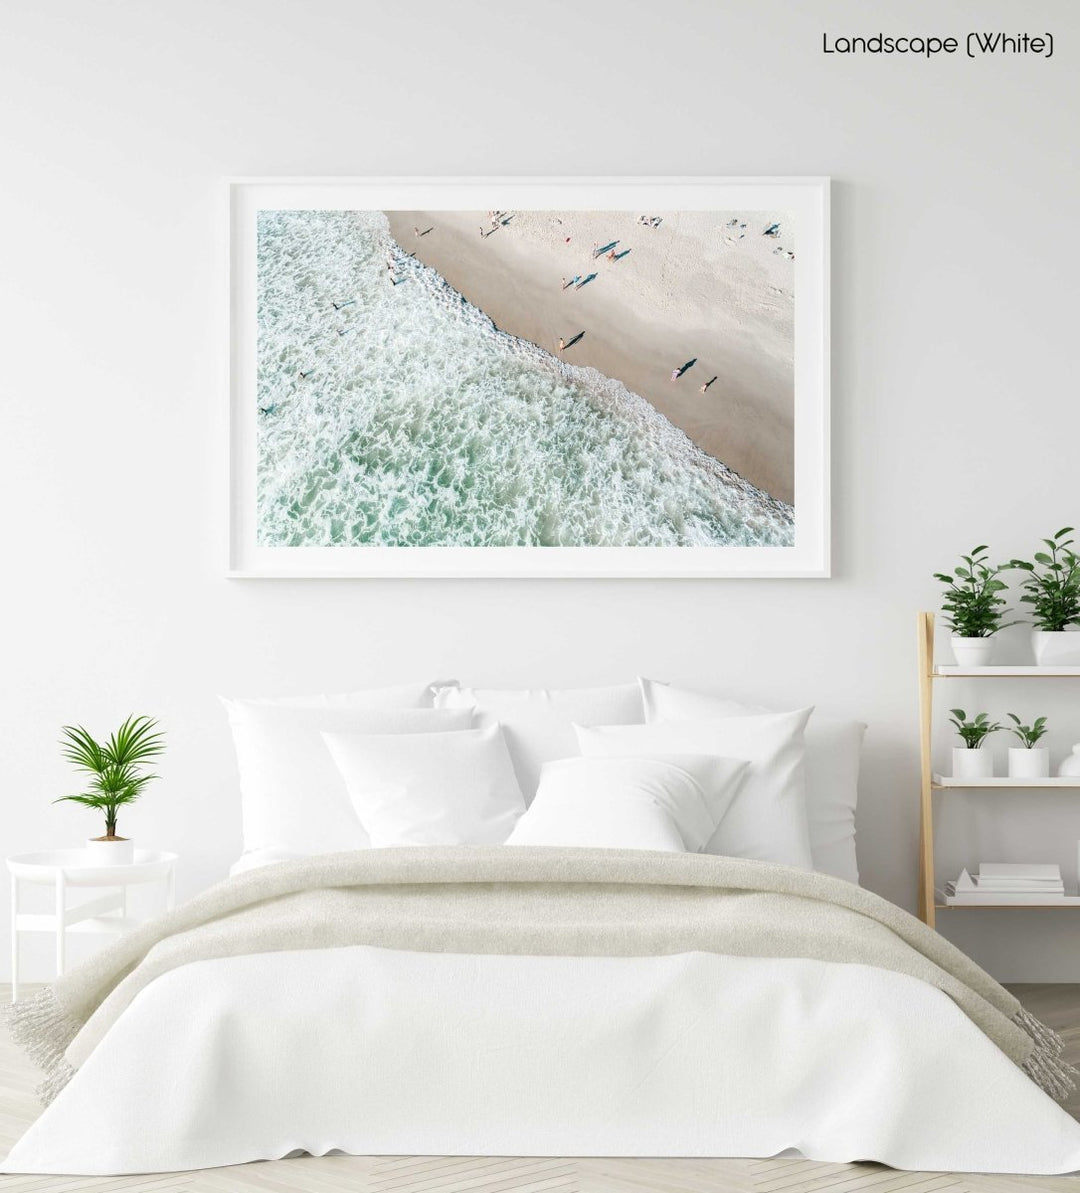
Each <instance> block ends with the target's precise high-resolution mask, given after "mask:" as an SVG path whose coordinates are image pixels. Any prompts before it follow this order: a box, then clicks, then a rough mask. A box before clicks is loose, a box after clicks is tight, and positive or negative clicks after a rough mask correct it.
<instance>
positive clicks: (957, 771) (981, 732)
mask: <svg viewBox="0 0 1080 1193" xmlns="http://www.w3.org/2000/svg"><path fill="white" fill-rule="evenodd" d="M949 711H950V712H951V713H952V716H951V717H950V718H949V721H950V723H951V724H952V725H953V727H954V728H955V729H956V732H957V733H958V734H959V735H960V740H961V741H962V742H963V743H964V744H963V745H962V746H954V747H953V752H952V757H953V767H952V772H953V778H954V779H991V778H993V775H994V759H993V755H991V753H990V751H989V750H986V751H984V750H983V748H982V747H983V744H984V743H985V741H986V739H987V738H988V737H989V736H990V734H991V733H997V732H998V730H999V729H1001V728H1002V726H1001V725H999V724H998V722H997V721H991V720H990V718H989V716H988V715H987V714H986V713H984V712H981V713H979V714H978V715H977V716H976V717H975V718H974V719H973V720H971V721H969V720H968V719H967V713H966V712H964V710H963V709H962V708H953V709H950V710H949Z"/></svg>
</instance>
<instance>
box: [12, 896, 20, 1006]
mask: <svg viewBox="0 0 1080 1193" xmlns="http://www.w3.org/2000/svg"><path fill="white" fill-rule="evenodd" d="M18 919H19V880H18V879H17V878H16V877H15V875H14V874H12V876H11V1001H12V1002H16V1001H17V1000H18V997H19V930H18V928H17V927H16V924H17V923H18Z"/></svg>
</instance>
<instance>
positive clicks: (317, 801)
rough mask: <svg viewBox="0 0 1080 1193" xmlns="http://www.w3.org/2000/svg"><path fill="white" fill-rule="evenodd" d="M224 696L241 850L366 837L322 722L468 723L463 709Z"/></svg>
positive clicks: (393, 729) (442, 728)
mask: <svg viewBox="0 0 1080 1193" xmlns="http://www.w3.org/2000/svg"><path fill="white" fill-rule="evenodd" d="M222 703H223V704H224V705H225V708H226V710H227V712H228V714H229V724H230V726H231V728H232V734H233V745H234V746H235V748H236V761H237V764H238V766H239V768H240V806H241V810H242V813H243V822H244V852H245V853H250V852H252V851H255V850H278V851H284V852H286V853H289V854H297V853H299V854H310V853H329V852H333V851H334V850H338V849H364V848H366V847H367V846H368V845H370V842H369V841H368V837H367V833H365V832H364V829H363V826H362V825H361V824H360V821H359V820H358V819H357V816H356V813H355V812H354V811H353V808H352V805H351V804H350V803H349V795H348V792H347V791H346V790H345V782H344V780H343V779H342V777H341V774H340V773H339V771H338V769H337V767H336V766H335V765H334V761H333V759H332V758H331V757H330V755H329V753H328V752H327V749H326V743H325V742H324V741H323V739H322V737H321V734H322V731H323V730H324V729H325V730H346V729H348V730H353V731H354V732H361V733H437V732H449V731H452V730H457V729H468V728H469V727H470V725H471V724H472V715H471V713H469V712H468V711H467V710H457V711H452V710H445V711H444V710H441V709H434V708H363V707H344V706H328V705H323V706H318V707H303V706H301V705H283V704H277V703H271V702H268V701H258V700H225V699H223V700H222Z"/></svg>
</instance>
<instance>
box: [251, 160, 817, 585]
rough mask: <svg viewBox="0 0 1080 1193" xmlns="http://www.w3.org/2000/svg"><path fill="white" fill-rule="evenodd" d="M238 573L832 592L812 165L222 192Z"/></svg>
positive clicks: (270, 185) (276, 184) (347, 182)
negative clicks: (753, 175)
mask: <svg viewBox="0 0 1080 1193" xmlns="http://www.w3.org/2000/svg"><path fill="white" fill-rule="evenodd" d="M229 228H230V231H229V254H230V278H229V287H230V292H229V302H230V341H231V354H230V399H229V400H230V406H229V465H230V484H229V500H230V509H229V517H230V542H229V569H230V573H231V574H233V575H238V576H341V577H364V576H628V577H630V576H647V577H655V576H701V577H713V576H743V577H751V576H827V575H828V571H829V187H828V182H827V180H825V179H820V178H777V179H767V178H766V179H744V178H733V179H727V178H710V179H662V178H652V179H606V180H600V179H589V180H583V179H562V180H557V179H556V180H552V179H505V178H492V179H461V180H448V179H244V180H237V181H233V182H230V183H229Z"/></svg>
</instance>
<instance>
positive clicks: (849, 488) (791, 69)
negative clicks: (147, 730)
mask: <svg viewBox="0 0 1080 1193" xmlns="http://www.w3.org/2000/svg"><path fill="white" fill-rule="evenodd" d="M877 7H878V8H879V9H880V10H881V11H882V13H884V12H886V11H888V10H891V12H889V15H888V19H887V20H886V18H885V16H883V15H879V17H878V18H877V19H875V18H874V17H873V16H872V15H871V13H872V9H871V7H870V6H868V5H866V4H865V3H860V2H851V3H841V2H829V3H818V4H803V3H798V2H796V0H789V2H782V0H757V2H756V3H748V2H746V0H739V2H738V3H735V2H717V0H708V2H707V0H702V2H700V3H695V2H694V0H667V2H666V3H663V4H657V3H655V2H653V0H649V2H648V3H644V2H641V0H630V2H627V0H621V2H619V3H616V2H615V0H611V2H605V0H573V2H569V0H553V2H552V0H549V3H547V4H545V5H523V4H520V5H514V4H511V5H494V4H491V3H490V2H485V3H477V2H475V0H457V2H456V3H454V4H442V3H435V2H432V0H415V2H414V3H411V4H407V5H405V4H396V5H392V4H388V3H378V4H376V3H359V2H357V0H351V2H348V0H294V2H284V0H229V2H227V3H221V2H210V0H152V2H151V3H146V2H145V0H100V2H98V3H95V4H86V3H85V2H84V0H8V3H6V4H5V5H4V21H3V24H4V30H3V35H2V36H0V110H2V111H3V112H4V116H5V119H4V131H3V143H2V148H3V157H2V161H0V170H2V172H3V173H2V185H0V237H2V242H3V251H2V264H0V303H2V307H0V327H2V328H3V338H4V344H5V349H4V352H3V356H2V367H0V377H2V380H0V385H2V393H3V405H2V412H3V424H2V425H3V432H4V433H3V435H2V437H0V508H2V509H3V510H4V519H3V525H4V560H5V567H4V573H3V587H2V589H0V593H2V596H0V600H2V602H3V617H2V622H0V624H2V629H0V635H2V638H0V641H2V656H0V657H2V665H3V677H4V682H3V684H2V686H0V725H2V726H3V730H2V733H3V739H2V740H3V746H2V758H3V765H2V770H0V783H2V788H0V800H2V815H0V852H2V853H4V854H7V853H13V852H16V851H24V850H31V849H37V848H43V847H48V846H62V845H66V844H71V843H75V842H77V841H78V840H79V839H80V838H81V837H82V836H85V835H86V830H87V828H88V827H89V822H88V814H87V813H83V812H82V811H80V810H79V809H77V808H75V807H73V806H71V805H57V806H53V805H51V804H50V802H49V801H50V799H51V798H52V797H54V796H56V795H59V794H62V793H63V792H65V791H66V790H69V789H70V783H71V780H70V778H69V775H68V772H67V770H66V768H65V766H64V765H63V764H62V763H61V762H60V760H59V758H58V755H57V750H56V745H55V742H56V737H57V732H58V727H59V726H60V725H61V724H62V723H64V722H67V721H73V720H76V721H81V722H83V723H85V724H86V725H88V726H90V727H91V728H93V729H95V730H101V731H105V730H107V729H109V728H111V727H112V726H113V725H114V724H116V723H117V722H118V721H119V720H120V719H121V718H122V717H123V716H124V715H125V714H127V713H128V712H130V711H146V712H150V713H153V714H156V715H158V716H160V718H161V719H162V721H163V723H164V725H165V726H166V727H167V730H168V736H169V753H168V755H167V757H166V759H165V761H164V763H163V766H162V772H163V775H164V778H163V781H162V782H161V783H160V784H159V785H158V786H157V787H156V789H152V790H151V791H150V792H149V793H148V794H147V796H146V797H145V800H144V802H143V804H141V805H140V806H139V807H138V809H137V810H135V811H134V812H132V813H131V815H130V816H129V817H128V818H127V820H126V821H125V827H126V828H128V829H130V830H133V832H134V833H135V835H137V836H138V838H139V839H140V840H142V841H143V842H144V843H146V844H157V845H160V846H163V847H166V846H167V847H173V848H176V849H178V850H179V851H180V852H181V853H182V854H183V865H182V870H181V873H180V890H181V893H182V894H186V893H190V892H193V891H194V890H196V889H197V888H199V887H200V886H202V885H204V884H206V883H208V882H209V881H211V880H212V879H215V878H217V877H218V876H220V875H222V874H223V873H224V871H225V868H226V866H227V865H228V863H229V862H230V861H231V860H232V859H233V857H234V856H235V855H236V853H237V852H238V848H239V820H238V808H237V796H236V790H235V784H234V770H233V762H232V757H231V750H230V744H229V740H228V737H227V730H226V726H225V721H224V717H223V714H222V712H221V710H220V708H219V707H218V705H217V703H216V701H215V693H217V692H222V691H224V692H236V693H263V692H271V691H290V692H292V691H296V692H299V691H304V690H309V689H311V690H320V689H335V688H341V687H346V686H348V687H353V686H358V685H366V684H379V683H383V682H389V681H392V680H395V679H398V678H402V677H414V676H415V677H420V676H423V677H429V676H436V675H438V676H444V675H448V674H456V675H459V676H460V677H461V678H462V679H464V680H470V681H474V682H482V683H487V684H502V683H507V684H510V683H513V684H524V683H530V682H546V683H550V684H560V685H569V684H588V683H592V682H605V681H608V680H615V679H622V678H623V677H627V676H632V675H633V674H635V672H638V671H643V672H645V673H648V674H654V675H657V676H670V677H673V678H675V677H678V678H681V679H683V680H687V681H695V682H698V683H701V684H711V685H714V686H721V687H727V688H732V689H737V690H740V691H745V692H747V693H749V694H751V695H752V696H754V697H761V698H776V699H778V700H779V699H784V700H795V701H818V702H819V703H820V705H821V706H822V707H826V708H828V709H830V710H833V711H836V712H841V713H854V714H858V715H860V716H862V717H863V718H865V719H866V720H867V721H869V722H870V724H871V733H870V736H869V738H868V744H867V752H866V763H865V782H864V793H863V802H862V808H861V812H860V819H859V840H860V852H861V858H862V865H863V869H864V873H865V879H866V882H867V884H868V885H869V886H871V887H873V888H874V889H876V890H878V891H880V892H882V893H883V894H885V895H887V896H889V897H890V898H893V899H896V900H898V901H900V902H902V903H905V904H907V905H909V906H910V905H911V904H912V902H913V897H914V884H915V843H916V805H917V756H916V745H917V741H916V710H915V696H916V686H915V673H914V656H913V650H914V628H913V627H914V614H915V612H916V610H918V609H919V608H922V607H932V605H933V603H934V602H935V601H936V599H937V593H936V586H935V585H934V584H933V582H932V581H931V580H930V579H929V575H930V572H931V571H932V570H935V569H937V568H940V567H942V566H943V565H946V564H948V562H949V561H950V559H951V558H952V556H953V555H954V554H955V553H957V552H958V551H959V550H961V549H963V548H967V547H968V546H970V545H971V544H973V543H974V542H976V541H979V540H983V539H988V540H989V541H990V542H991V543H992V544H993V547H994V549H995V551H996V552H997V553H998V554H1000V555H1001V556H1008V555H1012V554H1015V553H1021V552H1024V551H1027V550H1030V549H1031V544H1032V541H1033V539H1034V538H1035V537H1037V536H1038V535H1040V534H1042V533H1044V532H1049V531H1050V530H1055V529H1057V528H1058V527H1059V526H1060V525H1063V524H1065V523H1066V522H1070V521H1080V487H1078V485H1077V480H1076V477H1077V467H1076V464H1077V460H1078V459H1080V402H1078V401H1077V394H1076V385H1075V376H1076V369H1075V361H1076V338H1077V332H1076V326H1075V315H1076V304H1075V279H1076V276H1077V264H1078V262H1077V246H1078V245H1080V238H1078V236H1077V235H1076V221H1077V216H1078V214H1080V211H1078V198H1077V196H1078V195H1080V172H1078V167H1077V156H1076V153H1075V149H1074V141H1075V119H1076V112H1077V92H1076V89H1075V82H1074V79H1075V71H1076V63H1075V58H1074V55H1075V50H1074V45H1075V41H1076V38H1077V35H1078V34H1080V16H1078V11H1080V10H1077V9H1076V8H1075V6H1073V5H1072V4H1070V3H1067V2H1066V0H1058V2H1057V3H1044V4H1041V5H1032V4H1029V3H1026V2H1023V0H1011V2H1008V3H1004V2H1001V0H997V2H995V0H985V2H982V3H979V4H977V5H976V4H972V3H965V2H963V0H950V2H943V0H933V2H920V3H906V4H904V5H879V6H877ZM976 22H978V26H977V27H980V28H981V27H986V28H995V27H998V26H1003V27H1005V28H1006V29H1009V30H1016V29H1024V28H1028V29H1030V31H1032V32H1042V31H1043V30H1044V29H1050V30H1051V31H1052V32H1055V33H1056V34H1057V37H1058V51H1057V55H1056V56H1055V57H1054V58H1053V59H1051V60H1049V61H1044V60H1043V59H1023V58H1016V59H1009V60H1005V59H992V60H985V61H977V62H972V61H969V60H967V59H961V58H954V59H948V60H941V59H939V60H936V61H932V62H927V61H925V60H922V59H891V60H878V59H848V58H842V57H825V56H823V55H822V53H821V36H822V33H823V32H824V31H829V32H830V33H832V34H841V33H872V32H875V31H876V29H877V27H878V25H879V24H880V25H882V26H883V27H885V31H886V32H890V31H891V32H905V31H910V32H935V33H956V32H959V33H963V32H965V31H966V30H967V29H969V28H970V27H972V26H973V25H974V24H975V23H976ZM368 173H371V174H409V173H417V174H432V175H438V174H535V175H544V174H559V175H563V174H657V175H663V174H695V173H700V174H761V175H770V174H777V175H783V174H828V175H831V176H832V177H833V178H834V179H835V190H834V245H835V249H834V259H833V342H834V345H835V348H834V361H833V366H834V368H833V377H834V382H833V411H834V426H835V434H834V454H835V475H834V493H835V528H834V537H835V544H836V551H835V556H836V558H835V577H834V579H832V580H830V581H820V582H819V581H764V582H763V581H743V582H685V581H683V582H680V581H666V582H621V581H611V582H571V581H541V582H494V581H476V582H469V581H458V582H405V581H403V582H367V583H365V582H342V581H330V582H314V581H307V582H252V581H248V582H243V581H227V580H226V579H224V578H223V575H222V560H223V558H224V542H223V540H224V529H225V516H224V514H225V506H224V502H225V489H224V477H223V469H222V465H223V460H224V452H223V444H222V430H223V425H224V417H223V411H224V405H223V404H224V400H225V399H224V395H223V393H222V384H221V383H222V376H223V360H224V353H225V351H226V345H225V342H224V338H223V317H222V305H221V289H222V278H223V269H224V256H223V211H222V206H221V192H220V188H219V179H220V178H222V177H223V176H226V175H235V174H241V175H242V174H249V175H275V174H277V175H301V174H320V175H335V174H339V175H363V174H368ZM965 698H966V699H968V700H971V699H974V698H976V697H974V696H973V695H972V694H971V693H968V694H967V695H966V696H965ZM1054 701H1055V703H1054V704H1053V705H1052V706H1050V705H1046V701H1045V700H1044V699H1043V692H1042V691H1041V690H1035V691H1029V692H1027V693H1022V692H1015V693H1014V692H1008V693H1005V692H1000V693H998V694H996V695H992V696H990V697H987V706H988V707H990V708H991V709H992V710H993V711H997V712H1001V711H1004V710H1005V709H1006V708H1009V707H1016V708H1017V709H1018V711H1030V712H1032V713H1034V712H1038V711H1051V707H1052V708H1053V709H1054V710H1056V711H1057V713H1058V720H1059V722H1060V724H1061V731H1060V736H1059V738H1058V739H1057V744H1058V745H1059V746H1060V745H1063V744H1065V743H1066V741H1068V742H1072V741H1073V740H1080V690H1074V691H1073V692H1072V694H1071V695H1068V696H1066V694H1065V693H1064V691H1063V690H1062V689H1056V690H1055V694H1054ZM1025 702H1026V703H1025ZM1044 706H1045V707H1044ZM1070 708H1071V714H1070V715H1071V721H1070V720H1069V718H1068V717H1067V716H1065V715H1064V714H1066V713H1067V712H1068V710H1069V709H1070ZM995 798H996V797H995ZM1014 806H1015V805H1014ZM1023 807H1024V809H1025V811H1024V813H1023V815H1022V817H1021V818H1020V819H1019V820H1017V819H1016V818H1015V817H1014V818H1013V820H1011V821H1010V822H1009V823H1008V825H1007V826H1006V828H1005V829H1004V830H1002V833H1001V834H999V835H995V834H996V833H997V830H996V829H995V828H994V826H993V825H992V824H991V823H989V822H986V821H985V820H984V821H983V822H981V823H980V824H979V825H978V827H977V830H972V829H971V828H970V827H969V826H965V825H963V824H959V825H957V826H956V831H957V832H958V833H959V834H960V837H959V838H958V840H959V842H960V844H959V846H958V847H957V848H959V850H960V853H961V854H962V860H967V861H972V862H976V861H978V860H980V857H981V858H983V859H984V860H989V855H997V856H1000V857H1015V856H1021V855H1025V854H1027V855H1033V856H1036V857H1043V856H1045V857H1047V858H1050V857H1059V858H1060V860H1061V861H1062V862H1063V863H1068V864H1069V874H1070V877H1072V876H1074V871H1075V866H1076V859H1075V844H1074V842H1075V841H1076V838H1077V837H1080V809H1078V805H1077V803H1076V801H1075V798H1074V797H1073V796H1068V795H1064V794H1058V795H1055V796H1053V797H1048V798H1047V799H1045V800H1042V801H1033V802H1032V803H1031V804H1025V805H1023ZM1028 808H1030V814H1029V813H1028V812H1027V811H1026V809H1028ZM6 910H7V909H6V905H5V906H4V907H3V908H0V913H2V914H3V915H4V917H5V919H4V924H5V928H6ZM952 915H953V917H955V923H954V921H950V923H952V924H953V927H952V928H949V929H947V930H948V931H950V932H953V933H954V934H955V938H956V939H957V940H959V941H961V942H962V943H963V945H964V946H965V947H967V948H968V949H970V950H971V951H972V952H973V953H974V954H975V956H976V957H977V958H978V959H980V960H981V961H983V962H984V964H987V965H989V966H990V967H991V968H993V970H994V971H995V972H996V973H997V974H998V975H999V976H1002V977H1004V978H1007V979H1016V978H1026V979H1029V980H1037V979H1047V980H1053V979H1072V980H1080V947H1078V946H1080V919H1077V920H1073V919H1071V918H1070V913H1067V912H1052V913H1046V914H1044V913H1031V912H1016V911H1013V912H1004V913H997V912H992V913H970V912H954V913H952ZM960 917H964V921H963V923H962V924H961V923H960V922H959V920H960ZM965 925H966V926H965ZM961 931H962V933H963V935H962V936H961V935H960V933H961ZM5 953H6V950H5ZM28 955H30V954H28ZM32 959H33V960H34V963H35V964H36V965H38V966H39V967H43V966H44V965H45V964H46V962H47V953H45V952H44V951H43V950H36V951H34V952H33V954H32ZM0 976H3V975H0Z"/></svg>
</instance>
